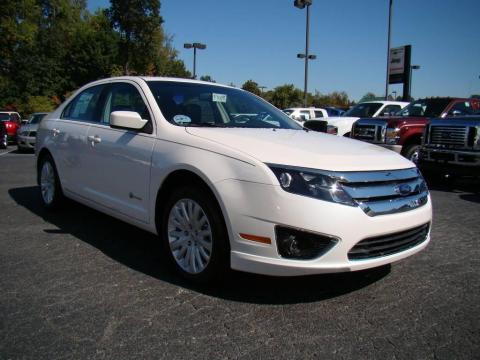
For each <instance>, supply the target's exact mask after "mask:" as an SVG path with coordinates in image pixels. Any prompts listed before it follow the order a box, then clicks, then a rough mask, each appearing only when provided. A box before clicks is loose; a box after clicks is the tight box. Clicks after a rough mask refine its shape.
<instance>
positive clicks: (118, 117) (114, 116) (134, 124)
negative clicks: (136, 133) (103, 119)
mask: <svg viewBox="0 0 480 360" xmlns="http://www.w3.org/2000/svg"><path fill="white" fill-rule="evenodd" d="M147 123H148V120H143V119H142V117H141V116H140V114H139V113H137V112H135V111H114V112H112V113H111V114H110V126H111V127H112V128H121V129H130V130H140V129H142V128H143V127H144V126H145V125H146V124H147Z"/></svg>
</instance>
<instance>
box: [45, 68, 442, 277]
mask: <svg viewBox="0 0 480 360" xmlns="http://www.w3.org/2000/svg"><path fill="white" fill-rule="evenodd" d="M238 114H242V115H241V116H239V115H238ZM265 119H267V120H268V121H267V120H265ZM36 155H37V171H38V173H37V174H38V182H39V185H40V188H39V189H40V191H41V199H42V201H43V203H44V205H45V206H46V207H47V208H48V209H55V208H58V207H59V206H60V205H61V203H62V200H63V198H64V197H68V198H70V199H74V200H76V201H78V202H81V203H83V204H86V205H87V206H90V207H92V208H95V209H97V210H99V211H102V212H104V213H106V214H109V215H111V216H114V217H117V218H118V219H121V220H123V221H126V222H128V223H130V224H133V225H135V226H138V227H140V228H142V229H145V230H147V231H150V232H152V233H154V234H157V235H158V237H159V241H160V242H161V243H162V244H163V246H164V249H165V251H166V252H167V253H168V255H169V258H170V259H171V263H172V265H173V266H174V267H175V268H176V269H177V270H178V272H179V273H180V274H182V275H183V276H185V277H187V278H189V279H192V280H194V281H198V282H205V281H212V280H216V279H218V278H219V277H222V276H223V274H224V273H225V270H226V269H228V268H233V269H237V270H242V271H247V272H253V273H261V274H270V275H279V276H280V275H284V276H291V275H303V274H317V273H327V272H340V271H354V270H360V269H366V268H371V267H375V266H380V265H384V264H388V263H392V262H394V261H397V260H400V259H403V258H405V257H407V256H410V255H412V254H414V253H416V252H418V251H420V250H422V249H423V248H425V247H426V246H427V243H428V242H429V239H430V237H429V236H430V235H429V234H430V223H431V218H432V208H431V201H430V197H429V193H428V190H427V188H426V186H425V182H424V180H423V178H422V177H421V175H420V173H419V172H418V170H417V169H416V167H415V166H414V164H413V163H411V162H410V161H408V160H407V159H405V158H403V157H402V156H400V155H398V154H396V153H394V152H392V151H390V150H387V149H383V148H380V147H378V146H375V145H370V144H366V143H361V142H358V141H354V140H351V139H347V138H340V137H336V136H331V135H327V134H321V133H317V132H313V131H308V130H306V129H303V128H302V127H301V126H299V125H297V124H296V123H295V122H294V121H293V120H291V119H290V118H289V117H288V116H287V115H285V114H284V113H283V112H281V111H280V110H278V109H276V108H275V107H273V106H272V105H270V104H268V103H267V102H265V101H264V100H262V99H261V98H259V97H257V96H255V95H253V94H250V93H248V92H246V91H243V90H240V89H235V88H231V87H227V86H221V85H219V84H212V83H207V82H200V81H193V80H183V79H170V78H149V77H121V78H111V79H106V80H101V81H97V82H94V83H91V84H88V85H86V86H84V87H83V88H81V89H79V90H78V91H77V92H76V93H75V94H73V96H72V97H71V98H70V99H68V100H67V101H66V102H65V103H63V104H62V105H61V106H60V107H59V108H58V109H57V110H55V111H54V112H53V113H51V114H49V115H47V116H46V117H45V118H44V120H42V122H41V124H40V127H39V129H38V133H37V143H36Z"/></svg>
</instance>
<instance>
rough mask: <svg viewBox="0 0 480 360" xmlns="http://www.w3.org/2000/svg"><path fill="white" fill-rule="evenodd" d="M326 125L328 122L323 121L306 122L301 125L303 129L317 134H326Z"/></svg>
mask: <svg viewBox="0 0 480 360" xmlns="http://www.w3.org/2000/svg"><path fill="white" fill-rule="evenodd" d="M327 124H328V122H327V121H325V120H307V121H305V122H304V123H303V127H304V128H306V129H308V130H312V131H318V132H323V133H325V132H327Z"/></svg>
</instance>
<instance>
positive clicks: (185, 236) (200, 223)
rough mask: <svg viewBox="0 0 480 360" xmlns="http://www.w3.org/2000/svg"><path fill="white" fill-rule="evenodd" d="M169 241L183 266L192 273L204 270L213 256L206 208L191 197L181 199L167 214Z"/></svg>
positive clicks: (176, 260) (174, 256) (177, 261)
mask: <svg viewBox="0 0 480 360" xmlns="http://www.w3.org/2000/svg"><path fill="white" fill-rule="evenodd" d="M168 243H169V246H170V251H171V253H172V255H173V258H174V259H175V262H176V263H177V265H178V266H180V268H181V269H182V270H183V271H185V272H187V273H189V274H199V273H201V272H202V271H204V270H205V268H206V267H207V265H208V263H209V262H210V258H211V255H212V245H213V240H212V228H211V226H210V222H209V220H208V217H207V215H206V213H205V211H204V210H203V209H202V207H201V206H200V205H199V204H198V203H197V202H195V201H194V200H192V199H181V200H179V201H177V202H176V203H175V204H174V205H173V206H172V208H171V210H170V214H169V216H168Z"/></svg>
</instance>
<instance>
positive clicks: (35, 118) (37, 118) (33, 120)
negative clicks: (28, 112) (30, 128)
mask: <svg viewBox="0 0 480 360" xmlns="http://www.w3.org/2000/svg"><path fill="white" fill-rule="evenodd" d="M45 115H47V114H35V115H32V117H31V118H30V120H29V121H28V123H29V124H38V123H39V122H40V120H42V119H43V118H44V117H45Z"/></svg>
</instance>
